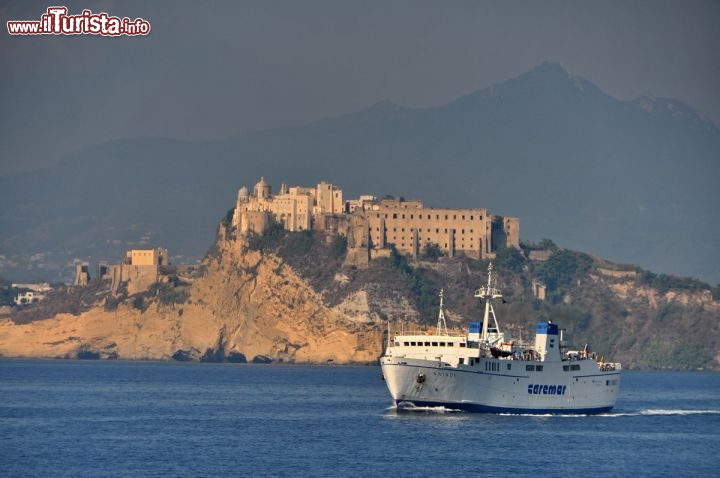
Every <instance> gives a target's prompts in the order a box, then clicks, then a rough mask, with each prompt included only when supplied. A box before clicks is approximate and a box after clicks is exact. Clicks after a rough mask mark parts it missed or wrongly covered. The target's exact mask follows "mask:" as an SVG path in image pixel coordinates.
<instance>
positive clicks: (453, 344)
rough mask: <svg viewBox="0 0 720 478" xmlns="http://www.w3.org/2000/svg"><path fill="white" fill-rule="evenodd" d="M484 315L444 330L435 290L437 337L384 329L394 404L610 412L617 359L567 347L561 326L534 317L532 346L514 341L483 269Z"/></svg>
mask: <svg viewBox="0 0 720 478" xmlns="http://www.w3.org/2000/svg"><path fill="white" fill-rule="evenodd" d="M475 297H476V298H478V299H480V300H482V301H483V302H484V305H485V313H484V316H483V321H482V322H471V323H470V326H469V329H468V332H467V333H465V334H451V333H448V329H447V323H446V321H445V313H444V309H443V293H442V291H441V292H440V311H439V314H438V322H437V329H436V331H435V333H434V334H408V335H406V334H404V333H400V334H396V335H394V336H392V335H391V334H390V333H388V344H387V348H386V350H385V354H384V355H383V356H382V357H381V359H380V364H381V367H382V373H383V378H384V380H385V383H386V384H387V387H388V389H389V390H390V395H391V396H392V399H393V400H394V402H395V404H396V406H397V407H398V409H403V408H412V407H444V408H446V409H452V410H463V411H471V412H486V413H511V414H597V413H605V412H608V411H610V410H611V409H612V408H613V406H614V405H615V400H616V399H617V395H618V391H619V388H620V372H621V369H622V366H621V364H619V363H613V362H606V361H604V360H603V359H602V358H600V357H598V356H597V355H596V354H594V353H592V352H590V350H589V348H588V346H587V345H586V346H585V347H584V348H583V349H582V350H569V351H565V350H564V349H565V346H564V344H563V343H562V342H563V338H562V330H560V329H559V328H558V325H557V324H554V323H552V322H550V321H548V322H539V323H538V324H537V327H536V335H535V342H534V343H527V344H526V343H522V342H519V341H518V342H516V341H514V340H512V338H511V337H510V334H509V333H503V332H502V331H501V330H500V326H499V325H498V321H497V317H496V316H495V309H494V307H493V301H496V300H499V299H502V294H501V292H500V290H499V289H497V288H496V284H495V278H494V277H493V266H492V264H490V265H489V266H488V280H487V285H485V286H484V287H481V288H479V289H478V290H477V291H475Z"/></svg>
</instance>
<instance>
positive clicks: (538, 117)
mask: <svg viewBox="0 0 720 478" xmlns="http://www.w3.org/2000/svg"><path fill="white" fill-rule="evenodd" d="M260 176H264V177H265V178H266V179H267V180H268V181H269V182H270V183H271V184H272V185H273V187H274V191H277V189H278V188H279V186H280V183H281V182H283V181H286V182H288V183H289V184H290V185H312V184H315V183H316V182H318V181H320V180H326V181H329V182H332V183H334V184H337V185H339V186H340V187H341V188H342V189H343V193H344V196H345V197H346V198H353V197H357V196H358V195H360V194H375V195H377V196H383V195H385V194H392V195H395V196H403V197H406V198H421V199H423V200H424V202H425V205H426V206H437V207H486V208H488V209H489V210H490V211H491V212H492V213H495V214H501V215H512V216H519V217H520V221H521V237H522V238H523V239H524V240H534V241H537V240H540V239H542V238H551V239H553V240H554V241H555V242H556V243H558V244H559V245H561V246H563V247H568V248H571V249H577V250H582V251H585V252H588V253H591V254H594V255H598V256H602V257H606V258H608V259H612V260H617V261H621V262H628V263H634V264H637V265H640V266H641V267H643V268H645V269H649V270H652V271H654V272H664V273H673V274H680V275H686V276H692V277H697V278H700V279H703V280H705V281H708V282H710V283H711V284H713V285H714V284H717V283H720V253H719V252H718V248H717V244H720V221H718V220H717V211H718V209H719V206H720V193H718V190H717V189H718V188H717V184H718V179H720V131H719V130H718V128H717V127H716V126H715V125H713V124H712V123H711V122H709V121H708V120H706V119H704V118H703V117H702V116H700V115H699V114H698V113H697V112H696V111H694V110H693V109H692V108H690V107H689V106H687V105H685V104H683V103H682V102H680V101H676V100H671V99H664V98H653V97H649V96H646V97H642V98H638V99H636V100H634V101H619V100H617V99H614V98H612V97H610V96H608V95H606V94H605V93H603V92H602V91H601V90H600V89H598V88H597V87H596V86H594V85H593V84H592V83H591V82H589V81H587V80H584V79H580V78H575V77H573V76H572V75H571V74H570V73H568V72H567V71H565V70H564V69H563V68H562V67H561V66H560V65H557V64H547V63H546V64H543V65H541V66H539V67H537V68H535V69H534V70H532V71H530V72H528V73H526V74H524V75H521V76H519V77H517V78H514V79H511V80H508V81H506V82H504V83H500V84H497V85H494V86H493V87H490V88H486V89H483V90H479V91H477V92H475V93H472V94H470V95H467V96H464V97H461V98H458V99H457V100H455V101H453V102H451V103H448V104H445V105H441V106H437V107H434V108H427V109H406V108H403V107H401V106H398V105H395V104H393V103H391V102H387V101H386V102H381V103H378V104H376V105H374V106H372V107H370V108H368V109H366V110H363V111H358V112H354V113H350V114H347V115H344V116H340V117H335V118H329V119H326V120H322V121H318V122H315V123H312V124H308V125H303V126H298V127H291V128H283V129H276V130H271V131H265V132H261V133H258V134H253V135H248V136H244V137H240V138H232V139H227V140H222V141H213V142H205V143H192V142H184V141H179V140H171V139H160V138H131V139H126V140H122V141H115V142H109V143H104V144H99V145H95V146H90V147H87V148H85V149H83V150H81V151H78V152H76V153H75V154H72V155H69V156H67V157H65V158H64V159H63V160H62V161H61V162H59V163H58V164H57V165H55V166H53V167H52V168H49V169H46V170H42V171H38V172H35V173H28V174H22V175H15V176H8V177H2V178H0V191H2V192H1V193H0V198H1V199H2V201H0V221H1V223H2V228H0V275H2V276H4V277H7V278H12V279H13V280H20V279H33V278H47V279H57V278H61V277H64V278H67V277H68V276H69V275H71V274H72V261H73V259H75V258H77V259H82V260H87V261H90V262H92V263H94V262H96V261H97V260H109V261H111V262H117V261H119V260H121V259H122V257H123V256H124V251H125V250H126V249H128V248H131V247H151V246H164V247H167V248H168V249H169V251H170V254H171V257H172V259H173V261H174V262H176V263H179V262H180V263H181V262H190V261H193V260H195V259H197V258H199V257H201V256H202V255H203V254H204V252H205V250H206V249H207V248H208V247H209V246H210V245H211V243H212V241H213V235H214V233H215V227H216V224H217V221H218V220H219V219H220V217H222V216H223V215H224V214H225V212H226V211H227V210H228V209H229V208H230V207H232V206H233V204H234V200H235V195H236V193H237V190H238V189H239V188H240V186H242V185H246V186H248V187H252V185H253V184H254V183H255V182H256V181H257V180H258V179H259V177H260Z"/></svg>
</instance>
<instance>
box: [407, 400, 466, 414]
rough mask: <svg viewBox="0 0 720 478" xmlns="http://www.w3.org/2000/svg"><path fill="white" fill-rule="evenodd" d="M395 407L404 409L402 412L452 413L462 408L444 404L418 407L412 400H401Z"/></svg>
mask: <svg viewBox="0 0 720 478" xmlns="http://www.w3.org/2000/svg"><path fill="white" fill-rule="evenodd" d="M394 408H395V410H397V411H402V412H426V413H427V412H429V413H450V412H459V411H460V410H455V409H453V408H445V407H443V406H437V407H418V406H416V405H415V404H413V403H411V402H400V403H399V404H398V405H396V406H395V407H394Z"/></svg>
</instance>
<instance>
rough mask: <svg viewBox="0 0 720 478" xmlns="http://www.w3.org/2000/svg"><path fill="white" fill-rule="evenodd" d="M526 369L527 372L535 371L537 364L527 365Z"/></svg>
mask: <svg viewBox="0 0 720 478" xmlns="http://www.w3.org/2000/svg"><path fill="white" fill-rule="evenodd" d="M525 371H526V372H534V371H535V365H525Z"/></svg>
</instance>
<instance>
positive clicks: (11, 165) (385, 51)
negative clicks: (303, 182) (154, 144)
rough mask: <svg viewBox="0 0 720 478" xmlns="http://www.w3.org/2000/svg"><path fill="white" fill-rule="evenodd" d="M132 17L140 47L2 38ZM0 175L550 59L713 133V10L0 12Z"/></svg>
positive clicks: (311, 6)
mask: <svg viewBox="0 0 720 478" xmlns="http://www.w3.org/2000/svg"><path fill="white" fill-rule="evenodd" d="M56 4H61V5H64V6H67V7H68V10H69V13H70V14H80V13H81V12H82V10H83V9H90V10H92V12H93V13H100V12H107V13H108V14H109V15H116V16H119V17H129V18H130V19H135V18H138V17H142V18H143V19H145V20H147V21H148V22H150V24H151V28H152V31H151V33H150V35H148V36H142V37H119V38H110V37H100V36H91V35H79V36H72V37H71V36H46V35H42V36H36V37H32V36H11V35H9V34H8V33H7V29H6V26H5V24H6V22H7V21H8V20H40V17H41V15H42V14H43V13H45V11H46V9H47V8H48V7H49V6H53V5H56ZM0 20H2V25H3V29H4V32H3V33H2V39H1V40H0V65H1V66H0V87H1V89H0V91H1V93H0V95H1V96H0V175H4V174H9V173H13V172H18V171H26V170H31V169H34V168H38V167H42V166H45V165H48V164H51V163H53V162H55V161H57V160H58V159H59V158H60V157H61V156H62V155H63V154H65V153H67V152H70V151H73V150H76V149H79V148H82V147H84V146H87V145H90V144H94V143H97V142H101V141H105V140H109V139H116V138H123V137H133V136H168V137H173V138H181V139H200V140H202V139H213V138H219V137H225V136H231V135H237V134H240V133H242V132H246V131H253V130H260V129H266V128H270V127H275V126H282V125H288V124H296V123H303V122H307V121H311V120H315V119H319V118H322V117H327V116H332V115H335V114H339V113H346V112H349V111H353V110H358V109H362V108H365V107H367V106H369V105H371V104H374V103H376V102H378V101H381V100H384V99H389V100H391V101H393V102H396V103H399V104H401V105H403V106H407V107H424V106H431V105H436V104H441V103H444V102H447V101H449V100H452V99H454V98H456V97H458V96H461V95H463V94H467V93H469V92H472V91H474V90H477V89H480V88H483V87H486V86H489V85H491V84H493V83H495V82H501V81H504V80H506V79H509V78H511V77H514V76H517V75H519V74H521V73H523V72H525V71H527V70H529V69H531V68H533V67H535V66H537V65H539V64H540V63H542V62H544V61H550V62H560V63H562V64H563V66H565V68H566V69H567V70H568V71H569V72H570V73H572V74H574V75H577V76H581V77H584V78H586V79H588V80H590V81H592V82H593V83H595V84H596V85H598V86H599V87H600V88H601V89H603V90H604V91H605V92H607V93H609V94H611V95H612V96H615V97H617V98H619V99H632V98H635V97H637V96H639V95H641V94H645V93H648V94H653V95H656V96H664V97H671V98H676V99H679V100H681V101H684V102H686V103H688V104H689V105H691V106H692V107H694V108H696V109H697V110H699V111H700V112H701V113H703V114H705V115H706V116H707V117H709V118H710V119H711V120H712V121H713V122H714V123H715V124H716V125H720V93H719V89H720V87H719V85H720V53H719V52H720V27H719V25H720V2H718V1H712V0H711V1H693V0H690V1H687V0H685V1H679V0H677V1H660V0H648V1H617V2H616V1H507V2H500V1H470V0H467V1H440V0H438V1H417V0H415V1H410V0H403V1H393V0H379V1H373V0H363V1H340V0H317V1H316V0H310V1H306V0H303V1H301V0H286V1H271V0H261V1H235V2H230V1H216V2H188V1H182V2H181V1H152V2H147V1H145V0H141V1H117V2H116V1H92V0H85V1H79V2H78V1H70V2H49V3H48V2H45V3H43V2H34V1H32V2H30V1H28V2H26V1H22V2H5V3H0Z"/></svg>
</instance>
